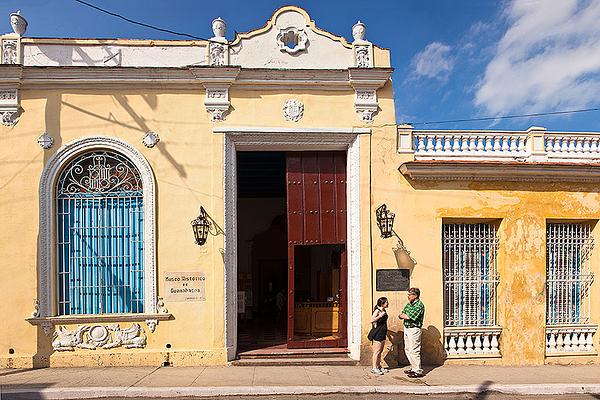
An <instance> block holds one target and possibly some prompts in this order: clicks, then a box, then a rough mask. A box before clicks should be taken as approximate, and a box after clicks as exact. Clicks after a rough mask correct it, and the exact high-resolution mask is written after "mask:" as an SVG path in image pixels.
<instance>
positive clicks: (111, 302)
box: [56, 150, 144, 315]
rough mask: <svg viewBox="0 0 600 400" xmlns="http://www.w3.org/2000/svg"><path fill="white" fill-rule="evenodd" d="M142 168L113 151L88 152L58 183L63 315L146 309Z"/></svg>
mask: <svg viewBox="0 0 600 400" xmlns="http://www.w3.org/2000/svg"><path fill="white" fill-rule="evenodd" d="M141 182H142V181H141V178H140V174H139V171H138V170H137V169H136V168H135V166H134V165H133V164H132V163H131V162H130V161H129V160H128V159H127V158H125V157H123V156H121V155H120V154H118V153H114V152H109V151H104V150H101V151H94V152H88V153H84V154H83V155H80V156H78V157H76V158H75V159H74V160H72V161H71V162H70V163H69V165H68V166H67V167H66V168H65V169H64V170H63V171H62V172H61V175H60V177H59V180H58V185H57V188H56V189H57V190H56V193H57V197H56V204H57V241H56V245H57V263H58V268H57V271H58V285H57V291H58V314H59V315H70V314H103V313H137V312H143V311H144V310H143V304H144V292H143V288H144V282H143V279H144V262H143V260H144V257H143V248H144V241H143V237H144V232H143V219H144V213H143V196H142V195H143V191H142V183H141Z"/></svg>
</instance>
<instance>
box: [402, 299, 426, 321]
mask: <svg viewBox="0 0 600 400" xmlns="http://www.w3.org/2000/svg"><path fill="white" fill-rule="evenodd" d="M402 314H406V315H408V316H409V317H410V319H405V320H404V327H405V328H415V327H416V328H422V327H423V318H424V317H425V305H424V304H423V302H422V301H421V300H420V299H416V300H415V301H414V302H412V303H408V304H407V305H405V306H404V310H402Z"/></svg>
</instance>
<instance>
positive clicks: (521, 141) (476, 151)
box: [413, 132, 527, 159]
mask: <svg viewBox="0 0 600 400" xmlns="http://www.w3.org/2000/svg"><path fill="white" fill-rule="evenodd" d="M413 140H414V152H415V157H416V158H421V159H435V158H446V157H452V158H455V159H456V158H463V157H464V158H468V159H472V158H481V157H485V158H490V157H491V158H496V159H522V158H524V157H526V156H527V151H526V141H527V135H526V134H513V135H505V134H502V133H497V134H490V133H486V134H482V135H478V134H474V133H460V132H458V133H435V132H431V133H429V132H427V133H421V132H414V136H413Z"/></svg>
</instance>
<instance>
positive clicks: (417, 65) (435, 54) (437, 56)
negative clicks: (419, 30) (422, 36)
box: [411, 42, 454, 81]
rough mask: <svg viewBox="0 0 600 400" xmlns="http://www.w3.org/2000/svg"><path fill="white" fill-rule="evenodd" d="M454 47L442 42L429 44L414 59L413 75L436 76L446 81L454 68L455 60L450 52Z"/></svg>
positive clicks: (412, 63)
mask: <svg viewBox="0 0 600 400" xmlns="http://www.w3.org/2000/svg"><path fill="white" fill-rule="evenodd" d="M451 50H452V48H451V47H450V46H448V45H446V44H443V43H440V42H433V43H430V44H428V45H427V47H425V48H424V49H423V51H421V52H420V53H418V54H417V55H415V56H414V57H413V59H412V62H411V65H412V68H413V72H412V74H411V75H412V77H413V78H415V77H423V76H424V77H427V78H435V79H439V80H441V81H446V80H447V79H448V75H449V74H450V72H451V71H452V68H454V60H453V58H452V56H451V54H450V51H451Z"/></svg>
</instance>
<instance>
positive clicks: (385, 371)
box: [379, 367, 390, 374]
mask: <svg viewBox="0 0 600 400" xmlns="http://www.w3.org/2000/svg"><path fill="white" fill-rule="evenodd" d="M379 370H380V371H381V372H383V373H384V374H387V373H388V372H390V370H389V369H387V368H383V367H379Z"/></svg>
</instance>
